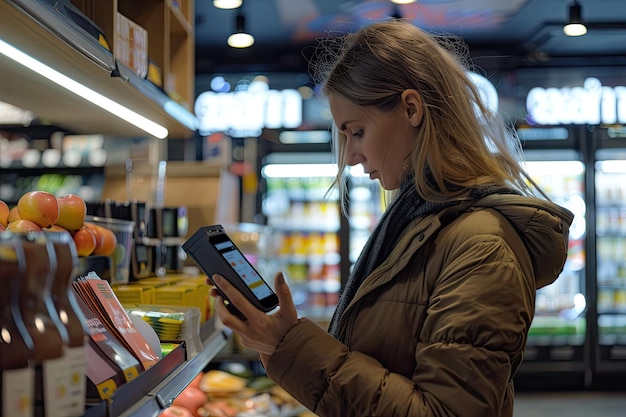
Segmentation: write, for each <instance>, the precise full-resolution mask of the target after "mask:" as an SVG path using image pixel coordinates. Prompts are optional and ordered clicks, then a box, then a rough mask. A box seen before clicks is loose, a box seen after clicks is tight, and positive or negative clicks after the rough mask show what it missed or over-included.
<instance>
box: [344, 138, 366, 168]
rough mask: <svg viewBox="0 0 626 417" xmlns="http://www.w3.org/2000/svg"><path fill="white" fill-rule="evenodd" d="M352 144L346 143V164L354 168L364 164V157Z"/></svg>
mask: <svg viewBox="0 0 626 417" xmlns="http://www.w3.org/2000/svg"><path fill="white" fill-rule="evenodd" d="M351 143H352V141H348V143H346V163H347V164H348V165H350V166H354V165H358V164H360V163H361V162H363V156H362V154H361V153H360V152H358V150H357V149H356V147H355V146H353V145H351Z"/></svg>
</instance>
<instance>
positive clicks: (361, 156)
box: [328, 94, 417, 190]
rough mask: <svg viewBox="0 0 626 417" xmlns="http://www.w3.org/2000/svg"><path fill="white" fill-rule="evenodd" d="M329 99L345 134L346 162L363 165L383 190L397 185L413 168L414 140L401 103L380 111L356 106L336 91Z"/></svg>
mask: <svg viewBox="0 0 626 417" xmlns="http://www.w3.org/2000/svg"><path fill="white" fill-rule="evenodd" d="M328 100H329V104H330V111H331V113H332V116H333V120H334V122H335V124H336V125H337V127H338V129H339V130H340V132H341V133H342V134H343V135H345V139H346V143H345V152H346V153H345V155H346V162H347V163H348V165H350V166H353V165H357V164H361V165H363V170H364V171H365V172H366V173H367V174H369V176H370V179H378V180H379V181H380V184H381V185H382V187H383V188H384V189H386V190H394V189H397V188H399V187H400V184H401V183H402V179H403V178H404V176H405V174H406V173H407V170H408V169H409V168H412V167H411V164H412V162H411V158H410V155H411V150H412V148H413V144H414V143H415V140H416V139H417V130H416V127H415V126H414V125H415V124H416V123H415V121H414V120H412V119H411V114H410V111H407V108H405V106H404V105H403V104H400V105H399V106H398V108H396V109H394V110H393V111H390V112H383V111H380V110H378V109H376V108H375V107H373V106H359V105H356V104H354V103H352V102H350V101H349V100H347V99H346V98H345V97H343V96H341V95H338V94H329V97H328ZM412 122H413V124H414V125H412V124H411V123H412Z"/></svg>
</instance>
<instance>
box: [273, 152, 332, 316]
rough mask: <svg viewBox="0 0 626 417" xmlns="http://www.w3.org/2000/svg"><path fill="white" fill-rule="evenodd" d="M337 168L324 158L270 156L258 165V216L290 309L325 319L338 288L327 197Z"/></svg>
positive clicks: (315, 155) (301, 155)
mask: <svg viewBox="0 0 626 417" xmlns="http://www.w3.org/2000/svg"><path fill="white" fill-rule="evenodd" d="M336 172H337V167H336V165H335V164H332V163H331V155H330V154H312V153H308V154H305V153H283V154H279V153H275V154H269V155H268V156H267V158H266V160H265V161H264V165H263V167H262V170H261V175H262V176H263V178H264V180H265V181H266V184H267V191H266V194H265V196H264V197H263V200H262V207H261V208H262V212H263V215H264V216H265V217H266V218H267V224H268V226H271V227H272V229H273V236H274V240H275V245H276V247H277V252H278V261H279V267H280V270H282V271H284V272H285V274H286V278H287V280H288V282H289V285H290V287H291V291H292V295H293V298H294V302H295V303H296V307H297V308H298V310H299V311H300V312H301V313H306V315H307V316H309V317H312V318H317V319H319V320H320V321H324V320H325V319H326V318H329V316H330V314H331V313H332V311H334V308H335V306H336V305H337V301H338V298H339V291H340V288H341V277H340V256H339V229H340V215H339V207H338V195H337V193H336V192H332V193H330V194H328V190H329V188H330V185H331V184H332V182H333V180H334V177H335V174H336Z"/></svg>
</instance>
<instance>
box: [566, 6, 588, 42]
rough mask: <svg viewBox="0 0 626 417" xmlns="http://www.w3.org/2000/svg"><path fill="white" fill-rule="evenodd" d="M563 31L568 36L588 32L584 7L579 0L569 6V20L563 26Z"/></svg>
mask: <svg viewBox="0 0 626 417" xmlns="http://www.w3.org/2000/svg"><path fill="white" fill-rule="evenodd" d="M563 33H565V34H566V35H567V36H582V35H584V34H585V33H587V27H586V26H585V25H584V24H583V20H582V7H581V6H580V4H578V1H574V2H573V3H572V4H571V5H570V6H569V22H568V23H567V24H566V25H565V26H563Z"/></svg>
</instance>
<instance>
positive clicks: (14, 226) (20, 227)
mask: <svg viewBox="0 0 626 417" xmlns="http://www.w3.org/2000/svg"><path fill="white" fill-rule="evenodd" d="M6 230H10V231H12V232H15V233H26V232H41V227H39V226H38V225H37V224H36V223H34V222H31V221H30V220H26V219H17V220H15V221H12V222H11V223H9V225H8V226H7V229H6Z"/></svg>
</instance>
